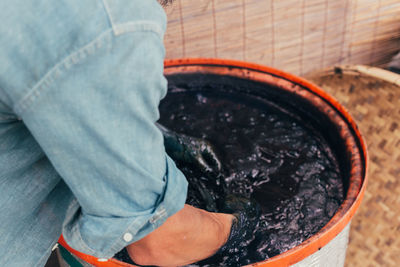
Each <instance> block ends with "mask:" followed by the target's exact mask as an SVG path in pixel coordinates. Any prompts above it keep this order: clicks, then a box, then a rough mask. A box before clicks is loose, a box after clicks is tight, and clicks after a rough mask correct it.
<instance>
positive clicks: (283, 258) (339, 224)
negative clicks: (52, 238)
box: [59, 58, 368, 267]
mask: <svg viewBox="0 0 400 267" xmlns="http://www.w3.org/2000/svg"><path fill="white" fill-rule="evenodd" d="M184 66H199V67H204V66H208V67H216V68H218V67H220V68H223V67H228V68H238V69H246V70H250V71H255V72H260V73H263V74H269V75H272V76H275V77H278V78H281V79H282V78H283V79H285V80H287V81H289V82H291V83H294V84H297V85H299V86H301V87H302V88H304V89H307V90H309V91H310V92H312V93H314V94H316V95H317V96H318V97H319V98H321V99H323V100H324V101H326V102H327V103H328V104H330V105H331V106H332V107H334V109H335V110H336V111H337V112H338V113H339V114H341V115H342V116H343V120H344V121H345V122H346V123H347V125H348V127H349V129H350V130H351V131H352V137H353V138H354V139H355V140H356V143H357V145H358V152H359V154H360V155H359V156H360V161H361V164H362V165H363V168H362V171H361V173H358V175H359V176H361V177H359V179H360V180H361V182H360V184H359V186H358V188H353V190H352V192H350V186H349V190H348V191H349V192H348V194H347V195H346V198H345V200H344V201H343V203H342V205H341V206H340V208H339V210H338V211H337V212H336V213H335V215H334V217H333V218H331V220H330V221H329V222H328V223H327V224H326V226H324V227H323V228H322V229H320V230H319V231H318V232H317V233H316V234H314V235H313V236H311V237H310V238H309V239H307V240H305V241H304V242H302V243H301V244H299V245H298V246H296V247H294V248H292V249H290V250H288V251H286V252H284V253H281V254H279V255H276V256H274V257H271V258H269V259H267V260H265V261H261V262H256V263H253V264H250V265H248V266H263V267H278V266H279V267H280V266H290V265H291V264H295V263H297V262H299V261H301V260H303V259H305V258H306V257H308V256H310V255H311V254H313V253H315V252H316V251H318V250H319V249H321V248H322V247H323V246H325V245H326V244H327V243H329V242H330V241H331V240H332V239H333V238H335V237H336V236H337V235H338V234H339V233H340V232H341V231H342V230H343V229H344V228H345V227H346V225H347V224H348V223H349V222H350V221H351V219H352V218H353V216H354V214H355V212H356V211H357V209H358V208H359V206H360V204H361V201H362V199H363V196H364V193H365V188H366V185H367V169H368V153H367V146H366V143H365V141H364V138H363V137H362V135H361V133H360V131H359V129H358V127H357V125H356V123H355V121H354V119H353V118H352V117H351V115H350V114H349V112H348V111H347V110H346V109H345V108H344V107H343V106H342V105H341V104H340V103H339V102H338V101H337V100H336V99H334V98H333V97H332V96H330V95H329V94H328V93H326V92H325V91H323V90H322V89H321V88H319V87H318V86H317V85H315V84H313V83H311V82H309V81H307V80H305V79H303V78H301V77H298V76H296V75H293V74H290V73H287V72H284V71H281V70H278V69H275V68H272V67H268V66H263V65H259V64H255V63H249V62H245V61H239V60H231V59H218V58H183V59H168V60H165V61H164V67H165V68H164V69H165V71H166V70H168V69H171V68H175V67H184ZM352 168H353V165H352ZM354 175H357V174H352V175H351V177H350V180H351V179H352V178H354V177H353V176H354ZM350 194H351V195H350ZM349 199H350V200H349ZM345 205H346V207H345ZM59 243H60V244H61V245H62V246H63V247H65V248H66V249H67V250H69V251H70V252H71V253H73V254H75V255H76V256H77V257H79V258H81V259H83V260H85V261H87V262H88V263H90V264H93V265H95V266H101V267H112V266H114V267H115V266H124V267H128V266H134V265H132V264H128V263H125V262H122V261H119V260H116V259H114V258H111V259H108V260H105V261H103V260H102V259H98V258H96V257H94V256H90V255H87V254H84V253H82V252H79V251H77V250H75V249H73V248H71V247H70V246H69V245H68V244H67V243H66V242H65V240H64V238H63V236H61V237H60V239H59Z"/></svg>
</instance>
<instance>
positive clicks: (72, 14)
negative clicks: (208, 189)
mask: <svg viewBox="0 0 400 267" xmlns="http://www.w3.org/2000/svg"><path fill="white" fill-rule="evenodd" d="M163 2H169V1H163ZM0 17H1V18H2V24H1V25H0V40H1V41H0V45H1V49H0V185H1V187H0V211H1V219H0V236H1V241H0V265H1V266H43V265H44V264H45V262H46V260H47V258H48V256H49V255H50V253H51V248H52V247H53V246H54V244H55V243H56V241H57V239H58V237H59V236H60V234H61V233H62V234H63V235H64V238H65V240H66V241H67V243H68V244H69V245H70V246H72V247H73V248H75V249H77V250H79V251H82V252H84V253H87V254H90V255H94V256H96V257H98V258H106V259H108V258H111V257H112V256H113V255H114V254H115V253H116V252H118V251H120V250H121V249H123V248H124V247H127V250H128V252H129V254H130V255H131V257H132V259H133V260H134V261H135V262H137V263H138V264H143V265H163V266H176V265H183V264H188V263H191V262H195V261H198V260H200V259H203V258H206V257H208V256H210V255H212V254H214V253H215V252H216V251H217V250H218V249H219V248H220V247H221V246H222V245H223V244H224V243H225V242H226V241H227V239H228V236H229V233H230V229H231V225H232V220H233V216H232V215H228V214H222V213H210V212H206V211H204V210H199V209H196V208H194V207H191V206H188V205H184V203H185V199H186V191H187V182H186V179H185V177H184V176H183V174H182V173H181V172H180V171H179V170H178V169H177V168H176V166H175V164H174V162H173V161H172V160H171V159H170V158H169V157H168V156H167V155H166V153H165V149H164V146H163V136H162V134H161V132H160V131H159V130H158V128H157V127H156V126H155V122H156V121H157V119H158V117H159V114H158V104H159V101H160V99H161V98H162V97H164V95H165V94H166V86H167V85H166V80H165V78H164V77H163V57H164V48H163V34H164V31H165V27H166V18H165V13H164V11H163V9H162V7H161V6H160V5H159V4H158V3H157V1H156V0H104V1H100V0H59V1H53V0H40V1H26V0H25V1H23V0H5V1H1V2H0Z"/></svg>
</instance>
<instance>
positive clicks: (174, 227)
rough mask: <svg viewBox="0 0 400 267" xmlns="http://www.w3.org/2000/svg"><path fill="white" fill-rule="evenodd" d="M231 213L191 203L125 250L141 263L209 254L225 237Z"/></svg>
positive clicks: (183, 260)
mask: <svg viewBox="0 0 400 267" xmlns="http://www.w3.org/2000/svg"><path fill="white" fill-rule="evenodd" d="M233 219H234V216H233V215H230V214H224V213H213V212H207V211H205V210H201V209H198V208H195V207H193V206H190V205H185V207H184V208H183V209H182V210H180V211H179V212H178V213H176V214H174V215H173V216H171V217H169V218H168V219H167V220H166V222H165V223H164V224H163V225H161V226H160V227H159V228H157V229H156V230H154V231H153V232H152V233H150V234H149V235H147V236H146V237H144V238H143V239H141V240H139V241H137V242H135V243H133V244H131V245H129V246H128V247H127V251H128V253H129V255H130V257H131V258H132V260H133V261H134V262H135V263H137V264H140V265H157V266H182V265H186V264H190V263H193V262H197V261H199V260H202V259H205V258H208V257H210V256H212V255H213V254H215V253H216V252H217V251H218V249H219V248H220V247H221V246H222V245H224V244H225V243H226V241H227V240H228V237H229V234H230V230H231V226H232V222H233Z"/></svg>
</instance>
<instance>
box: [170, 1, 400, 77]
mask: <svg viewBox="0 0 400 267" xmlns="http://www.w3.org/2000/svg"><path fill="white" fill-rule="evenodd" d="M166 12H167V15H168V29H167V32H166V36H165V46H166V57H167V58H182V57H219V58H230V59H238V60H245V61H251V62H254V63H260V64H264V65H268V66H271V67H276V68H279V69H283V70H286V71H288V72H291V73H294V74H304V73H308V72H310V71H312V70H316V69H322V68H324V67H328V66H333V65H335V64H367V65H375V66H385V65H386V64H387V62H388V61H389V60H390V59H391V58H392V57H393V55H394V54H396V52H397V51H399V50H400V1H399V0H335V1H329V0H175V2H174V3H173V4H172V5H171V6H169V7H167V8H166Z"/></svg>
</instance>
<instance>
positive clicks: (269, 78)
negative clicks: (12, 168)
mask: <svg viewBox="0 0 400 267" xmlns="http://www.w3.org/2000/svg"><path fill="white" fill-rule="evenodd" d="M165 76H166V78H167V80H168V88H169V92H177V91H182V90H183V91H188V92H189V91H202V92H219V93H221V94H224V93H226V94H230V93H235V94H243V95H247V96H251V97H252V98H254V99H258V100H261V101H262V102H264V103H266V104H268V105H269V106H271V107H274V108H275V109H277V110H279V111H280V112H282V113H284V114H287V115H288V116H291V117H293V118H294V119H296V120H299V121H302V122H303V125H304V127H306V128H307V127H309V128H310V129H313V130H316V129H318V132H319V134H320V135H321V136H322V137H323V139H324V140H325V141H326V142H327V143H328V144H329V147H330V148H331V150H332V153H333V155H334V158H335V159H336V161H337V164H338V166H339V170H340V174H341V179H342V183H343V188H344V190H343V194H344V201H343V202H342V203H341V205H340V207H339V208H338V210H337V211H336V213H335V214H334V216H333V217H332V218H331V219H330V220H329V221H328V222H327V223H326V225H324V226H323V227H322V228H321V229H320V230H319V231H318V232H316V233H315V234H314V235H313V236H312V237H310V238H308V239H307V240H305V241H304V242H302V243H301V244H299V245H297V246H296V247H294V248H291V249H289V250H288V251H286V252H284V253H281V254H279V255H276V256H273V257H272V258H268V259H260V260H259V261H258V262H257V263H254V262H253V263H252V265H257V266H289V265H291V264H294V263H296V262H299V261H301V260H302V259H304V258H305V257H307V256H309V255H311V254H312V253H314V252H316V251H318V250H319V249H320V248H321V247H323V246H324V245H326V244H327V243H328V242H329V241H330V240H332V239H333V238H334V237H335V236H336V235H337V234H338V233H340V231H341V230H342V229H343V228H344V227H345V226H346V225H347V224H348V223H349V221H350V220H351V218H352V216H353V215H354V213H355V211H356V209H357V208H358V205H359V204H360V202H361V199H362V195H363V192H364V188H365V183H366V180H365V178H366V177H365V174H366V167H367V166H366V157H367V154H366V148H365V144H364V141H363V139H362V137H361V134H360V133H359V131H358V129H357V126H356V125H355V123H354V121H353V120H352V118H351V117H350V115H349V114H348V113H347V112H346V111H345V110H344V109H343V108H342V107H341V106H340V104H338V103H337V102H336V101H335V100H334V99H333V98H331V97H330V96H329V95H327V94H326V93H324V92H323V91H322V90H321V89H319V88H317V87H316V86H315V85H313V84H311V83H308V82H307V81H305V80H303V79H301V78H298V77H295V76H292V75H290V74H286V73H283V72H281V71H278V70H274V69H271V68H267V67H262V66H258V65H251V64H246V63H243V62H236V61H220V60H212V59H210V60H186V61H185V60H184V61H181V60H176V61H171V62H167V64H166V69H165ZM65 245H66V244H65ZM77 254H79V253H77ZM117 259H118V258H117ZM125 259H126V258H125ZM86 260H88V261H89V262H90V261H92V259H91V258H90V257H86ZM119 260H121V258H119ZM119 260H116V259H112V260H111V263H110V264H111V265H107V266H119V265H118V264H122V262H120V261H119ZM93 262H96V260H95V259H93ZM112 262H114V263H115V264H116V265H112V264H113V263H112Z"/></svg>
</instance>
